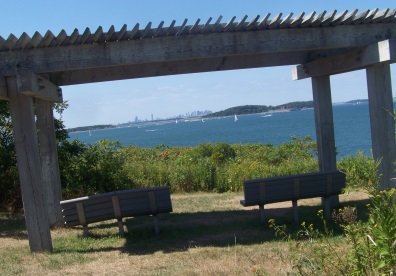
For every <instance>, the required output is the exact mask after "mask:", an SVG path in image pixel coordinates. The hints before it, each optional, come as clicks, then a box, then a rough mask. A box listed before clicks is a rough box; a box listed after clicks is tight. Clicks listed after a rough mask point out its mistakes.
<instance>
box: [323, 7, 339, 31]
mask: <svg viewBox="0 0 396 276" xmlns="http://www.w3.org/2000/svg"><path fill="white" fill-rule="evenodd" d="M336 14H337V10H334V11H332V12H330V13H328V14H327V15H326V16H325V17H324V18H323V20H322V23H321V24H320V26H321V27H327V26H330V24H331V22H333V19H334V17H335V15H336Z"/></svg>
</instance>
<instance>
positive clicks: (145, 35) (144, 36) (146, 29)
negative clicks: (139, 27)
mask: <svg viewBox="0 0 396 276" xmlns="http://www.w3.org/2000/svg"><path fill="white" fill-rule="evenodd" d="M152 24H153V23H152V22H151V21H150V22H149V23H147V25H146V28H144V30H143V31H142V36H141V38H146V37H148V33H149V31H150V29H151V25H152Z"/></svg>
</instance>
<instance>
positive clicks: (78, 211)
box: [60, 186, 172, 236]
mask: <svg viewBox="0 0 396 276" xmlns="http://www.w3.org/2000/svg"><path fill="white" fill-rule="evenodd" d="M60 204H61V206H62V212H63V219H64V223H65V226H76V225H82V226H83V227H84V236H88V224H90V223H94V222H99V221H105V220H110V219H117V221H118V228H119V233H120V236H124V226H123V223H122V218H124V217H136V216H149V215H152V216H153V217H154V228H155V233H156V234H158V233H159V225H158V217H157V214H160V213H169V212H172V203H171V198H170V191H169V187H168V186H163V187H155V188H144V189H134V190H124V191H116V192H110V193H105V194H98V195H93V196H87V197H80V198H75V199H70V200H64V201H61V202H60Z"/></svg>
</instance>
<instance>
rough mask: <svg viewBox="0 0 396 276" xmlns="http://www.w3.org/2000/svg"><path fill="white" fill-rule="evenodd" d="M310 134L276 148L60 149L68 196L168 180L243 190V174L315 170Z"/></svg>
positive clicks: (113, 145) (68, 145)
mask: <svg viewBox="0 0 396 276" xmlns="http://www.w3.org/2000/svg"><path fill="white" fill-rule="evenodd" d="M315 150H316V148H315V143H313V142H312V141H311V139H310V138H309V137H306V138H303V139H299V138H296V137H293V139H292V141H291V142H289V143H285V144H283V145H280V146H278V147H275V146H272V145H262V144H245V145H229V144H225V143H216V144H201V145H199V146H197V147H167V146H165V145H159V146H158V147H156V148H151V149H150V148H149V149H147V148H137V147H133V146H127V147H123V146H121V145H120V144H119V143H118V142H110V141H106V140H102V141H99V142H98V143H96V144H95V145H86V144H83V143H81V142H79V141H77V140H75V141H72V142H68V141H64V142H63V143H62V144H61V146H60V148H59V159H60V167H61V177H62V185H63V194H64V196H65V197H66V198H69V197H75V196H82V195H86V194H93V193H100V192H108V191H113V190H119V189H131V188H139V187H151V186H163V185H168V186H170V187H171V190H172V191H178V192H191V191H212V192H227V191H241V190H242V182H243V180H244V179H249V178H257V177H269V176H276V175H287V174H295V173H303V172H311V171H316V170H317V161H316V158H315V156H314V155H315Z"/></svg>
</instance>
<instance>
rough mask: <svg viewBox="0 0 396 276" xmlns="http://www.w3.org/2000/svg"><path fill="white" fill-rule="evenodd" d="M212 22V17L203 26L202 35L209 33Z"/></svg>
mask: <svg viewBox="0 0 396 276" xmlns="http://www.w3.org/2000/svg"><path fill="white" fill-rule="evenodd" d="M210 21H212V17H209V19H208V20H207V21H206V23H205V24H204V25H203V27H202V29H201V30H200V31H199V32H200V33H201V34H204V33H206V32H208V31H209V26H210Z"/></svg>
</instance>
